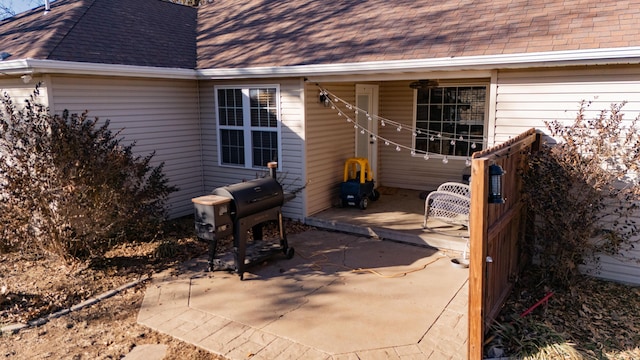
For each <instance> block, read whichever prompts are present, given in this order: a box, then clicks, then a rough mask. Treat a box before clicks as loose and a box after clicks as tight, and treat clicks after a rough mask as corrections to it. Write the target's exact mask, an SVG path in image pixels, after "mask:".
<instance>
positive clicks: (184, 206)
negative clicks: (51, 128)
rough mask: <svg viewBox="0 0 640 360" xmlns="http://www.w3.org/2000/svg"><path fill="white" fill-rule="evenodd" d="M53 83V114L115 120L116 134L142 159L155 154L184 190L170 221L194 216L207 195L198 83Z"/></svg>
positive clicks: (174, 200)
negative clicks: (198, 200) (196, 201)
mask: <svg viewBox="0 0 640 360" xmlns="http://www.w3.org/2000/svg"><path fill="white" fill-rule="evenodd" d="M51 82H52V88H53V89H54V92H53V103H54V107H53V109H52V112H54V113H56V114H60V113H61V112H62V111H63V110H65V109H67V110H69V112H70V113H82V112H83V111H85V110H88V111H89V113H88V115H89V117H98V118H100V119H101V120H107V119H108V120H110V126H109V128H110V129H111V130H112V131H118V130H120V129H123V131H122V134H121V135H122V137H123V138H124V141H125V143H130V142H135V146H134V148H133V150H134V152H135V153H136V154H137V155H142V156H146V155H148V154H150V153H151V152H154V151H155V156H154V158H153V164H156V165H157V164H159V163H160V162H164V172H165V174H166V175H167V177H168V178H169V181H170V183H171V184H172V185H175V186H177V187H179V189H180V190H179V191H178V192H176V193H173V194H171V196H170V198H169V215H170V216H171V217H178V216H183V215H189V214H192V213H193V204H192V203H191V199H192V198H194V197H196V196H200V195H202V192H203V190H204V189H203V184H202V162H201V143H200V136H201V135H200V134H201V130H200V123H199V115H198V88H197V83H196V82H195V81H187V80H153V79H128V78H107V77H75V76H74V77H71V76H53V77H52V79H51Z"/></svg>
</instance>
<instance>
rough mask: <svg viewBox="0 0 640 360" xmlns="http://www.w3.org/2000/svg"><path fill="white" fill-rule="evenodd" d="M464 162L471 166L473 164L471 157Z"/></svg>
mask: <svg viewBox="0 0 640 360" xmlns="http://www.w3.org/2000/svg"><path fill="white" fill-rule="evenodd" d="M464 164H465V165H466V166H467V167H469V166H471V159H469V158H467V160H466V161H465V162H464Z"/></svg>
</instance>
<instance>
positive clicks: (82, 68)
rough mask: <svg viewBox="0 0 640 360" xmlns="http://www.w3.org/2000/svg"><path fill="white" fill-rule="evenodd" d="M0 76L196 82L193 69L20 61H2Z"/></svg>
mask: <svg viewBox="0 0 640 360" xmlns="http://www.w3.org/2000/svg"><path fill="white" fill-rule="evenodd" d="M0 74H6V75H20V74H70V75H95V76H124V77H142V78H162V79H188V80H195V79H196V76H197V73H196V71H195V70H193V69H181V68H162V67H152V66H136V65H118V64H97V63H85V62H74V61H59V60H40V59H20V60H9V61H7V60H5V61H0Z"/></svg>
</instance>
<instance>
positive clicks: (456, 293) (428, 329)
mask: <svg viewBox="0 0 640 360" xmlns="http://www.w3.org/2000/svg"><path fill="white" fill-rule="evenodd" d="M468 282H469V278H467V280H465V281H464V282H463V283H462V285H461V286H460V287H459V288H458V290H456V292H455V294H453V296H452V297H451V299H449V302H447V305H445V306H444V308H442V311H441V312H440V314H438V316H437V317H436V319H435V320H434V321H433V323H432V324H431V326H429V328H427V331H425V333H424V334H422V336H421V337H420V340H418V344H419V343H421V342H422V340H424V338H425V336H427V334H428V333H429V331H431V329H432V328H433V327H434V326H435V325H436V324H437V323H438V320H440V318H441V317H442V314H444V313H445V311H447V309H448V308H449V305H451V302H453V299H455V298H456V297H457V296H458V294H460V291H462V289H464V287H465V286H466V285H467V283H468Z"/></svg>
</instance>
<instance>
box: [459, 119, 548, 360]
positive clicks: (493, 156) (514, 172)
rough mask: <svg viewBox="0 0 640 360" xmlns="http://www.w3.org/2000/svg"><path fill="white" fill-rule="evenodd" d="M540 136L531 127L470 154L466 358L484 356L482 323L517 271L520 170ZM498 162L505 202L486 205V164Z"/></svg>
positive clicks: (522, 209)
mask: <svg viewBox="0 0 640 360" xmlns="http://www.w3.org/2000/svg"><path fill="white" fill-rule="evenodd" d="M539 144H540V135H539V134H536V132H535V130H534V129H530V130H529V131H527V132H525V133H522V134H520V135H518V136H517V137H515V138H513V139H510V140H509V141H507V142H505V143H503V144H501V145H498V146H495V147H493V148H490V149H486V150H483V151H481V152H477V153H475V154H473V157H472V165H471V214H470V219H469V232H470V234H469V237H470V245H469V246H470V250H469V253H470V259H469V261H470V264H469V347H468V351H469V352H468V355H469V359H472V360H476V359H478V360H479V359H482V357H483V343H484V335H485V332H486V328H487V326H489V325H491V323H492V322H493V320H494V319H495V318H496V316H497V315H498V313H499V312H500V308H501V306H502V304H503V303H504V301H505V300H506V299H507V297H508V296H509V294H510V292H511V290H512V288H513V284H514V282H515V279H516V277H517V276H518V274H519V272H520V270H521V264H522V262H523V261H522V258H521V255H522V254H521V251H520V249H519V247H518V244H519V243H520V241H522V240H523V239H524V235H525V230H526V229H527V228H528V226H527V222H526V219H527V216H526V215H527V208H526V206H525V204H524V203H523V202H522V201H521V189H522V186H523V185H522V177H521V176H520V172H521V170H522V169H523V168H524V167H525V166H526V158H527V157H526V154H527V153H529V152H531V151H537V150H538V149H539ZM492 164H496V165H500V166H501V167H502V168H503V170H504V171H505V174H504V175H503V177H502V194H503V197H504V198H505V199H506V201H505V202H504V204H489V203H488V199H489V166H490V165H492Z"/></svg>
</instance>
